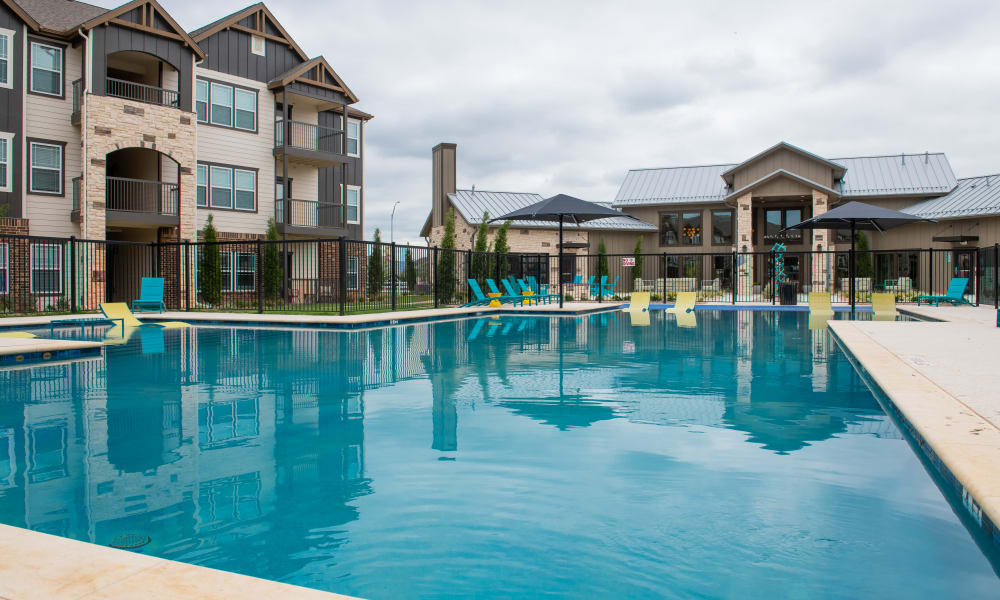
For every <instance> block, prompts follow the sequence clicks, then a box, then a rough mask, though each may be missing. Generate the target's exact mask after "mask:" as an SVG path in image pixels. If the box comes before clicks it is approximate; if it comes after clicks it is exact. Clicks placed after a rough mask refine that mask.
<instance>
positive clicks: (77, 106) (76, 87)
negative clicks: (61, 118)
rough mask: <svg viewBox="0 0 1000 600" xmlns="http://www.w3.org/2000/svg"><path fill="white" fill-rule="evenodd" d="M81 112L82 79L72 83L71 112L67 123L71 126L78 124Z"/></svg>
mask: <svg viewBox="0 0 1000 600" xmlns="http://www.w3.org/2000/svg"><path fill="white" fill-rule="evenodd" d="M82 110H83V79H82V78H81V79H77V80H76V81H74V82H73V112H72V113H70V115H69V122H70V123H72V124H73V125H79V124H80V112H81V111H82Z"/></svg>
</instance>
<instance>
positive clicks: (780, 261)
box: [771, 242, 787, 293]
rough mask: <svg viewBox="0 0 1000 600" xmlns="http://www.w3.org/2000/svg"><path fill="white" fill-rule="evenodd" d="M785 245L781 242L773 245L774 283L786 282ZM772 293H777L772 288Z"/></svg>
mask: <svg viewBox="0 0 1000 600" xmlns="http://www.w3.org/2000/svg"><path fill="white" fill-rule="evenodd" d="M785 249H786V248H785V245H784V244H782V243H781V242H778V243H777V244H775V245H773V246H771V252H773V253H774V283H775V284H778V283H785V279H786V277H787V276H786V275H785ZM772 293H775V291H774V290H772Z"/></svg>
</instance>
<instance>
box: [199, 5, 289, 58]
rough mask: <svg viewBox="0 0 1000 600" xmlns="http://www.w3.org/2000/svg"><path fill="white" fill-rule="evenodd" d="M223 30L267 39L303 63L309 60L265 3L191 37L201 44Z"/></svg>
mask: <svg viewBox="0 0 1000 600" xmlns="http://www.w3.org/2000/svg"><path fill="white" fill-rule="evenodd" d="M223 29H235V30H236V31H242V32H244V33H249V34H250V35H256V36H260V37H262V38H265V39H269V40H271V41H274V42H278V43H280V44H285V45H286V46H288V47H289V48H291V49H292V51H293V52H295V53H296V54H297V55H298V56H299V58H301V59H302V61H303V62H306V61H308V60H309V57H308V56H307V55H306V53H305V52H304V51H303V50H302V48H300V47H299V45H298V44H297V43H295V40H293V39H292V36H290V35H288V32H287V31H286V30H285V28H284V27H282V26H281V23H279V22H278V19H276V18H275V17H274V14H272V13H271V11H270V10H268V8H267V7H266V6H264V3H263V2H258V3H257V4H253V5H250V6H248V7H246V8H244V9H243V10H238V11H236V12H234V13H232V14H230V15H226V16H225V17H222V18H221V19H218V20H216V21H213V22H211V23H209V24H208V25H205V26H204V27H199V28H198V29H195V30H194V31H192V32H191V37H192V38H193V39H194V40H195V41H196V42H201V41H202V40H204V39H205V38H207V37H209V36H211V35H213V34H215V33H218V32H220V31H222V30H223Z"/></svg>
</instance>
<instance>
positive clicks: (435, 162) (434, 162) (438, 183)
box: [431, 142, 458, 227]
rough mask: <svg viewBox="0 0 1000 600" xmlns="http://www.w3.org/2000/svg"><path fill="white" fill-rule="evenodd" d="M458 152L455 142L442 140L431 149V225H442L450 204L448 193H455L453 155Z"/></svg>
mask: <svg viewBox="0 0 1000 600" xmlns="http://www.w3.org/2000/svg"><path fill="white" fill-rule="evenodd" d="M457 153H458V146H457V145H456V144H449V143H446V142H442V143H440V144H438V145H437V146H434V149H433V150H431V166H432V168H433V176H432V178H431V180H432V182H433V185H432V187H433V192H432V193H433V196H432V198H431V200H432V201H433V203H434V204H433V206H434V213H433V216H432V217H431V227H438V226H441V225H444V219H445V216H447V214H448V209H449V208H450V207H451V204H450V203H449V202H448V194H454V193H455V177H456V175H455V157H456V154H457Z"/></svg>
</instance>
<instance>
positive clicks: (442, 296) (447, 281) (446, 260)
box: [437, 208, 456, 304]
mask: <svg viewBox="0 0 1000 600" xmlns="http://www.w3.org/2000/svg"><path fill="white" fill-rule="evenodd" d="M441 250H443V252H441V256H440V258H438V273H437V276H438V281H437V293H438V299H439V301H440V302H441V304H449V303H451V299H452V296H454V295H455V254H456V253H455V209H454V208H452V209H450V210H449V211H448V217H447V218H446V219H445V221H444V238H442V239H441Z"/></svg>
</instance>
